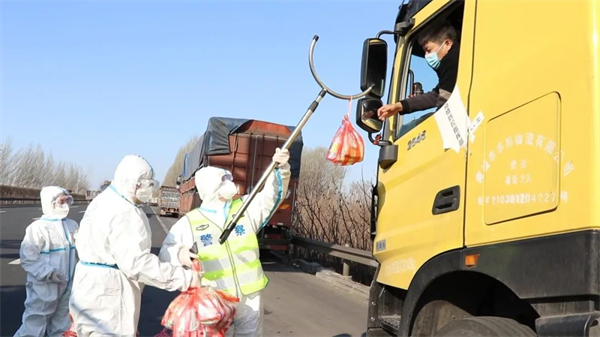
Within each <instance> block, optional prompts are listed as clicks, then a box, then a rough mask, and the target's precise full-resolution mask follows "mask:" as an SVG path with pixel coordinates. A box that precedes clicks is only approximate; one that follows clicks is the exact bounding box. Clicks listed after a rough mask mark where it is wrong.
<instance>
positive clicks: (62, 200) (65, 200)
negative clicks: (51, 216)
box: [52, 194, 73, 206]
mask: <svg viewBox="0 0 600 337" xmlns="http://www.w3.org/2000/svg"><path fill="white" fill-rule="evenodd" d="M52 204H53V205H65V204H66V205H69V206H71V205H73V197H72V196H71V195H68V194H59V195H57V196H56V197H54V199H52Z"/></svg>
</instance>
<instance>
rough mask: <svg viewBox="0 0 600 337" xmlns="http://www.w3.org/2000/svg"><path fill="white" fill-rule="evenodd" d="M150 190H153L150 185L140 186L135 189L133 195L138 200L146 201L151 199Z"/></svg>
mask: <svg viewBox="0 0 600 337" xmlns="http://www.w3.org/2000/svg"><path fill="white" fill-rule="evenodd" d="M152 192H154V189H153V188H152V187H140V188H138V189H137V190H136V191H135V197H136V198H137V199H138V200H139V201H141V202H143V203H146V202H149V201H150V199H152Z"/></svg>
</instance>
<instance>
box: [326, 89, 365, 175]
mask: <svg viewBox="0 0 600 337" xmlns="http://www.w3.org/2000/svg"><path fill="white" fill-rule="evenodd" d="M351 106H352V101H350V103H349V104H348V114H346V115H345V116H344V119H342V126H340V128H339V129H338V130H337V132H336V133H335V136H334V137H333V140H332V141H331V145H329V151H328V152H327V157H326V158H327V160H329V161H330V162H332V163H334V164H336V165H341V166H346V165H352V164H356V163H359V162H361V161H363V159H364V156H365V142H364V141H363V139H362V137H361V136H360V134H359V133H358V132H357V131H356V129H354V127H353V126H352V122H350V118H349V117H348V116H349V113H350V108H351Z"/></svg>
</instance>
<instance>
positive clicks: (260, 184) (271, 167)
mask: <svg viewBox="0 0 600 337" xmlns="http://www.w3.org/2000/svg"><path fill="white" fill-rule="evenodd" d="M318 40H319V36H318V35H315V37H313V39H312V42H311V44H310V50H309V52H308V65H309V67H310V72H311V73H312V75H313V77H314V78H315V81H317V84H319V86H320V87H321V91H320V92H319V95H317V98H315V100H314V101H313V102H312V103H311V104H310V105H309V106H308V110H306V112H305V113H304V116H302V119H300V122H298V125H296V128H295V129H294V131H293V132H292V134H291V135H290V137H289V138H288V139H287V141H286V142H285V143H284V144H283V146H282V147H281V149H282V150H288V149H289V148H290V146H291V145H292V143H294V141H295V140H296V138H298V135H299V134H300V132H301V131H302V128H303V127H304V125H306V122H308V120H309V119H310V117H311V116H312V114H313V113H314V112H315V110H316V109H317V107H318V106H319V103H320V102H321V100H322V99H323V98H324V97H325V95H327V94H329V95H331V96H333V97H336V98H339V99H343V100H350V99H358V98H361V97H364V96H366V95H367V94H368V93H369V92H371V90H372V89H373V86H371V87H369V88H368V89H367V90H365V91H363V92H361V93H359V94H356V95H342V94H339V93H337V92H335V91H333V90H331V89H329V88H328V87H327V86H326V85H325V83H323V81H321V79H320V78H319V75H317V71H316V70H315V63H314V58H313V55H314V51H315V45H316V44H317V41H318ZM276 168H277V163H275V162H274V161H271V163H270V164H269V166H268V167H267V169H266V170H265V172H264V173H263V175H262V176H261V177H260V180H259V181H258V183H257V184H256V186H254V188H253V189H252V191H251V192H250V195H249V196H248V197H247V198H246V199H245V200H244V203H243V204H242V207H241V208H240V210H239V212H238V213H237V214H235V215H234V217H233V219H231V221H230V222H229V223H228V224H227V226H226V227H225V229H224V230H223V233H222V234H221V236H220V237H219V243H220V244H223V243H225V241H227V238H228V237H229V235H230V234H231V232H232V231H233V229H234V228H235V226H236V225H237V222H238V221H239V220H240V218H241V217H242V215H243V214H244V212H246V210H247V209H248V206H249V205H250V203H251V202H252V200H254V198H255V197H256V195H257V194H258V193H259V191H260V190H261V189H262V188H263V187H264V186H265V183H266V182H267V179H268V178H269V175H270V174H271V173H273V171H274V170H275V169H276Z"/></svg>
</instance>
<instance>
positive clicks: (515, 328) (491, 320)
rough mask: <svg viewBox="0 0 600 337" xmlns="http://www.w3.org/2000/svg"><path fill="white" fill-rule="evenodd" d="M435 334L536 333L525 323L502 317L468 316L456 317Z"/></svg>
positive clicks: (480, 336) (516, 336)
mask: <svg viewBox="0 0 600 337" xmlns="http://www.w3.org/2000/svg"><path fill="white" fill-rule="evenodd" d="M435 336H437V337H450V336H457V337H458V336H469V337H484V336H485V337H488V336H489V337H500V336H514V337H530V336H531V337H535V336H537V334H536V333H535V332H533V330H531V328H529V327H528V326H526V325H523V324H520V323H518V322H517V321H515V320H512V319H509V318H504V317H470V318H463V319H457V320H455V321H452V322H450V323H448V324H446V325H445V326H444V327H442V329H440V331H438V332H437V333H436V334H435Z"/></svg>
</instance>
